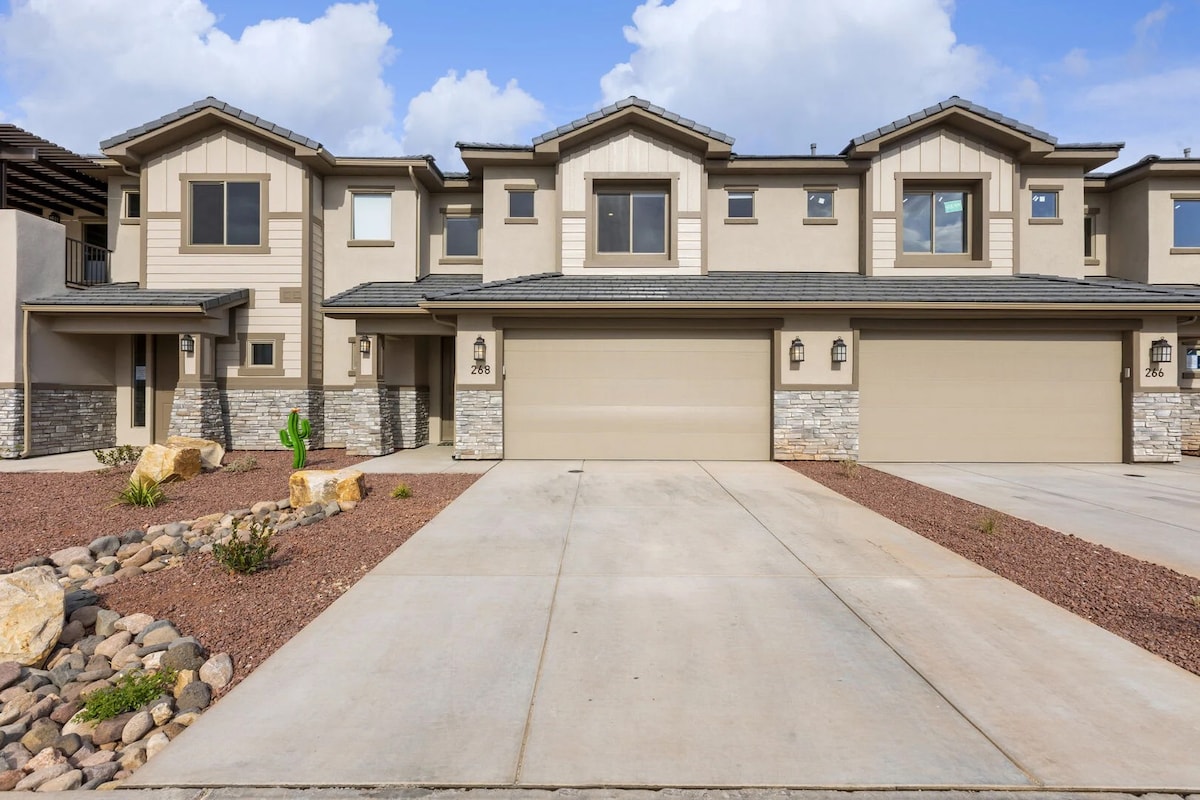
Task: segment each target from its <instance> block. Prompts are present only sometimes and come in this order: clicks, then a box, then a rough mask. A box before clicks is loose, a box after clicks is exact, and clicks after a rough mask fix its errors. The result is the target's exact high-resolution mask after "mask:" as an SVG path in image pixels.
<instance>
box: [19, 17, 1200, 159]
mask: <svg viewBox="0 0 1200 800" xmlns="http://www.w3.org/2000/svg"><path fill="white" fill-rule="evenodd" d="M1196 31H1200V0H1169V1H1168V2H1132V1H1131V2H1114V1H1113V0H1108V2H1104V1H1099V2H1098V1H1097V0H1092V2H1079V1H1077V0H1061V1H1060V2H1053V1H1052V0H1041V2H1032V1H1031V0H1011V1H1010V2H1006V3H1003V4H1001V3H995V2H988V1H987V0H960V2H957V3H950V2H946V0H856V1H855V2H853V3H850V2H845V3H843V2H837V1H836V0H835V2H832V3H831V2H829V0H671V1H670V2H668V0H650V2H644V3H639V2H629V1H628V0H593V1H591V2H584V1H583V0H575V1H571V2H568V1H567V0H559V1H558V2H552V1H551V0H541V2H533V1H532V0H506V1H505V2H498V1H496V0H458V2H456V3H454V4H445V3H441V2H432V1H430V0H412V1H411V2H402V1H400V0H381V1H380V2H378V3H374V4H372V3H346V4H340V5H335V4H332V3H328V2H315V1H314V0H299V2H296V1H293V2H282V1H281V0H268V1H266V2H249V1H248V0H242V1H241V2H238V0H152V1H151V0H12V2H10V3H9V4H8V7H7V8H6V9H5V10H4V11H3V13H2V14H0V54H2V57H0V118H2V119H3V120H4V121H10V122H14V123H16V124H18V125H22V126H23V127H27V128H29V129H30V130H32V131H34V132H35V133H38V134H40V135H43V136H45V137H47V138H50V139H52V140H54V141H58V142H59V143H61V144H63V145H65V146H68V147H71V148H74V149H77V150H80V151H84V152H96V151H97V150H98V142H99V140H101V139H102V138H105V137H107V136H110V135H113V134H115V133H118V132H120V131H122V130H124V129H126V128H129V127H132V126H134V125H138V124H140V123H142V122H145V121H147V120H149V119H152V118H154V117H156V116H158V115H160V114H163V113H166V112H167V111H170V110H173V109H174V108H177V107H179V106H181V105H184V104H186V103H189V102H191V101H192V100H195V99H197V98H199V97H203V96H205V95H208V94H213V95H216V96H218V97H221V98H222V99H225V100H227V101H229V102H232V103H234V104H236V105H239V106H241V107H243V108H246V109H247V110H249V111H251V112H253V113H256V114H259V115H261V116H263V117H266V118H268V119H271V120H273V121H275V122H278V123H280V124H283V125H287V126H289V127H292V128H294V129H296V130H298V131H300V132H301V133H304V134H306V135H309V136H312V137H314V138H316V139H318V140H320V141H322V142H323V143H324V144H325V145H326V146H327V147H329V149H331V150H332V151H333V152H335V153H338V154H345V155H351V154H373V155H390V154H399V153H402V152H403V153H416V152H429V153H433V154H434V155H436V156H437V158H438V160H439V163H441V164H442V165H443V166H444V167H445V168H448V169H453V168H455V167H456V166H458V165H457V164H456V163H455V161H456V156H455V151H454V148H453V142H454V140H455V139H456V138H457V139H467V140H487V141H519V142H523V141H528V139H529V137H531V136H532V135H535V134H537V133H540V132H542V131H543V130H546V129H549V128H552V127H554V126H556V125H559V124H562V123H563V122H567V121H569V120H571V119H573V118H575V117H578V116H581V115H583V114H586V113H587V112H589V111H591V110H593V109H595V108H597V107H599V106H601V105H603V104H604V103H605V102H609V101H611V100H613V99H616V98H618V97H622V96H625V95H628V94H638V95H640V96H643V97H646V98H647V99H650V100H652V101H654V102H657V103H660V104H662V105H665V106H667V107H669V108H671V109H672V110H675V111H678V112H679V113H682V114H685V115H688V116H691V117H694V118H696V119H697V120H699V121H701V122H703V123H705V124H708V125H711V126H713V127H715V128H718V129H720V130H723V131H725V132H726V133H729V134H731V135H733V136H735V137H736V138H737V145H736V149H737V150H738V151H739V152H744V153H767V152H771V153H779V152H807V151H808V145H809V143H810V142H816V143H817V144H818V147H819V149H820V150H821V151H822V152H836V151H838V150H840V149H841V148H842V147H843V146H844V145H845V143H846V141H847V140H848V139H849V138H850V137H852V136H854V135H856V134H858V133H862V132H863V131H866V130H869V129H871V128H874V127H876V126H879V125H882V124H884V123H886V122H889V121H891V120H892V119H894V118H896V117H898V116H902V115H904V114H907V113H909V112H911V111H914V110H917V109H919V108H922V107H924V106H926V105H929V104H931V103H934V102H937V101H938V100H940V99H943V98H945V97H947V96H949V95H951V94H959V95H961V96H963V97H968V98H970V99H972V100H975V101H976V102H980V103H983V104H984V105H987V106H990V107H992V108H995V109H996V110H998V111H1001V112H1003V113H1006V114H1009V115H1010V116H1015V117H1017V118H1019V119H1021V120H1023V121H1025V122H1028V123H1030V124H1032V125H1035V126H1038V127H1040V128H1043V129H1045V130H1047V131H1049V132H1050V133H1052V134H1055V135H1057V136H1058V137H1059V138H1060V140H1062V141H1098V140H1099V141H1114V140H1115V141H1125V142H1127V144H1128V147H1127V150H1126V154H1125V156H1124V157H1123V158H1122V160H1121V162H1120V163H1129V162H1131V161H1133V160H1136V158H1138V157H1140V156H1142V155H1145V154H1147V153H1151V152H1153V153H1158V154H1160V155H1165V156H1177V155H1179V154H1180V152H1181V149H1182V148H1183V147H1184V146H1192V147H1193V148H1195V152H1196V153H1197V154H1198V155H1200V47H1198V46H1197V44H1196V39H1195V32H1196Z"/></svg>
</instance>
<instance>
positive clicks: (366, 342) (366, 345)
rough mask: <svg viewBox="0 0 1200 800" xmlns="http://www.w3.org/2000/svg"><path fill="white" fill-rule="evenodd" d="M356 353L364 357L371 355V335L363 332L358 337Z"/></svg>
mask: <svg viewBox="0 0 1200 800" xmlns="http://www.w3.org/2000/svg"><path fill="white" fill-rule="evenodd" d="M358 354H359V355H360V356H363V357H364V358H370V357H371V337H370V336H367V335H366V334H365V333H364V334H363V335H362V336H359V337H358Z"/></svg>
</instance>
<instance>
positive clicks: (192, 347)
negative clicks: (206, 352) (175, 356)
mask: <svg viewBox="0 0 1200 800" xmlns="http://www.w3.org/2000/svg"><path fill="white" fill-rule="evenodd" d="M179 352H181V353H187V354H188V355H191V354H192V353H194V352H196V340H195V339H193V338H192V335H191V334H190V333H185V334H184V335H183V336H180V337H179Z"/></svg>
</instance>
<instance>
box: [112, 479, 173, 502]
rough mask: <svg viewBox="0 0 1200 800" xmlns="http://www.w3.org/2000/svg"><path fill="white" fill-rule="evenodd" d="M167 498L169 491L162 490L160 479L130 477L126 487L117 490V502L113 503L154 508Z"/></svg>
mask: <svg viewBox="0 0 1200 800" xmlns="http://www.w3.org/2000/svg"><path fill="white" fill-rule="evenodd" d="M166 499H167V493H166V492H164V491H163V490H162V486H160V485H159V483H158V481H149V480H146V479H145V478H130V479H129V482H128V483H126V484H125V488H124V489H122V490H121V491H119V492H117V502H115V503H113V505H123V506H137V507H139V508H154V507H155V506H157V505H158V504H159V503H162V502H163V501H165V500H166Z"/></svg>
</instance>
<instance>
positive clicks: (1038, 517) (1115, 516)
mask: <svg viewBox="0 0 1200 800" xmlns="http://www.w3.org/2000/svg"><path fill="white" fill-rule="evenodd" d="M869 466H871V467H872V468H874V469H878V470H882V471H883V472H888V473H891V474H892V475H897V476H899V477H901V478H905V479H907V480H910V481H913V482H915V483H920V484H923V485H925V486H929V487H931V488H934V489H937V490H938V491H941V492H946V493H947V494H952V495H954V496H955V497H961V498H963V499H965V500H970V501H971V502H972V503H978V504H979V505H982V506H987V507H989V508H994V509H996V510H997V511H1003V512H1004V513H1005V514H1011V515H1012V516H1014V517H1019V518H1021V519H1027V520H1029V521H1031V522H1036V523H1037V524H1039V525H1045V526H1046V527H1047V528H1052V529H1054V530H1056V531H1062V532H1063V533H1071V534H1074V535H1076V536H1078V537H1079V538H1081V539H1086V540H1088V541H1090V542H1096V543H1097V544H1102V545H1104V546H1105V547H1111V548H1112V549H1113V550H1117V551H1119V552H1122V553H1127V554H1129V555H1131V556H1134V557H1135V558H1140V559H1142V560H1143V561H1150V562H1153V563H1155V564H1161V565H1163V566H1165V567H1170V568H1171V569H1173V570H1176V571H1178V572H1182V573H1184V574H1185V575H1192V576H1195V577H1200V458H1193V457H1191V456H1184V460H1183V463H1181V464H870V465H869Z"/></svg>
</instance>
